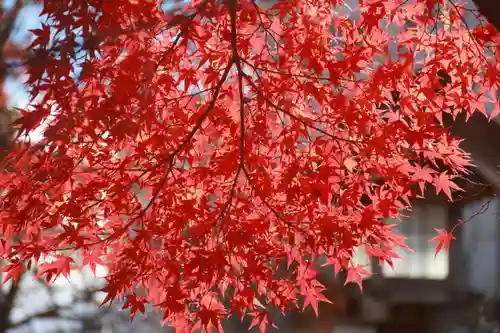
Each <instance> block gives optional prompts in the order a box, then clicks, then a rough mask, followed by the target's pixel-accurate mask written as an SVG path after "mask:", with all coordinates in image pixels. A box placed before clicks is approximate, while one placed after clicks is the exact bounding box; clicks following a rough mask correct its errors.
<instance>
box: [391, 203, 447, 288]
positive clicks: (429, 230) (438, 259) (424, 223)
mask: <svg viewBox="0 0 500 333" xmlns="http://www.w3.org/2000/svg"><path fill="white" fill-rule="evenodd" d="M404 215H407V216H408V217H407V218H405V220H404V221H403V222H401V223H399V222H398V223H399V225H398V230H399V232H398V233H399V234H401V235H403V236H405V237H407V240H406V244H407V245H408V247H409V248H410V249H412V250H413V251H408V250H401V249H398V250H397V252H398V254H399V256H400V257H401V258H402V259H395V260H394V270H393V269H392V268H391V267H390V266H389V265H388V264H387V263H384V264H383V265H382V274H383V275H384V276H386V277H389V278H391V277H392V278H414V279H419V278H420V279H433V280H441V279H445V278H446V277H447V276H448V271H449V256H448V253H447V252H446V251H444V250H443V251H440V253H439V254H438V255H437V256H435V253H436V243H432V242H429V240H430V239H431V238H432V237H434V236H435V234H436V232H435V230H434V229H435V228H439V229H446V228H447V226H448V214H447V206H446V205H437V204H429V203H425V202H416V203H414V204H413V207H412V210H411V211H410V212H407V213H406V214H404Z"/></svg>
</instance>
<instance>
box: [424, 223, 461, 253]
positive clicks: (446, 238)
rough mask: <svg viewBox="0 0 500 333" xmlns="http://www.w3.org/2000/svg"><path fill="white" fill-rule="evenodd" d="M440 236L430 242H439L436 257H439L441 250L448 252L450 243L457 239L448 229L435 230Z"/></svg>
mask: <svg viewBox="0 0 500 333" xmlns="http://www.w3.org/2000/svg"><path fill="white" fill-rule="evenodd" d="M434 230H435V231H436V232H437V233H438V235H437V236H435V237H433V238H432V239H431V240H430V241H431V242H437V246H436V253H435V254H434V256H437V255H438V253H439V252H440V251H441V249H443V248H444V249H445V251H446V252H448V251H449V249H450V242H451V241H452V240H453V239H455V237H454V236H453V234H452V233H451V232H448V231H447V230H446V229H434Z"/></svg>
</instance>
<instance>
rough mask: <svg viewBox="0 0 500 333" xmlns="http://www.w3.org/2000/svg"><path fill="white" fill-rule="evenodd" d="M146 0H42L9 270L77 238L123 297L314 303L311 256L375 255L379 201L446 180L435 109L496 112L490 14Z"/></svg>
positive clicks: (454, 150)
mask: <svg viewBox="0 0 500 333" xmlns="http://www.w3.org/2000/svg"><path fill="white" fill-rule="evenodd" d="M161 5H162V1H155V0H142V1H134V0H109V1H98V0H74V1H71V2H66V3H64V5H62V4H61V1H58V0H45V1H44V2H43V12H42V15H44V16H45V17H46V18H47V20H46V23H45V24H44V25H43V26H42V27H41V29H37V30H35V31H33V33H34V35H35V36H36V38H35V40H34V42H33V44H32V46H31V50H32V52H33V54H34V55H36V57H35V59H36V61H33V62H32V63H28V79H27V85H28V87H29V89H30V93H31V96H32V97H33V102H32V103H31V105H30V106H29V107H27V108H26V110H23V111H22V113H23V117H21V118H20V119H19V120H18V121H17V122H16V124H17V125H18V126H19V131H20V134H21V135H22V134H24V133H29V132H30V131H32V130H34V129H36V128H38V127H39V126H44V128H45V129H44V139H43V142H41V143H40V144H37V145H31V146H22V147H20V148H17V149H15V150H13V151H12V152H11V153H10V155H9V157H8V159H7V160H6V162H5V163H6V165H7V166H6V170H8V172H6V173H4V174H3V175H2V178H1V180H0V181H1V188H2V190H1V194H0V195H1V198H2V201H1V204H0V219H1V221H2V223H1V224H0V232H1V234H3V235H4V237H3V238H2V239H1V245H2V247H1V249H2V251H1V252H0V253H1V255H2V257H3V258H4V259H6V260H8V261H9V262H10V263H9V266H7V268H6V269H5V270H7V271H9V272H11V273H10V274H11V275H19V274H20V272H21V271H22V267H23V266H22V265H23V263H26V262H30V263H31V262H35V263H36V264H37V265H39V266H40V267H39V268H40V274H41V275H43V276H46V277H47V279H49V280H50V279H53V278H55V277H57V276H59V275H60V274H67V272H68V271H69V270H70V269H71V268H72V267H74V266H75V264H74V262H73V259H72V258H74V256H75V255H79V256H82V257H83V258H84V264H85V265H90V266H91V267H93V268H94V269H95V267H96V265H103V264H104V265H106V267H107V269H108V274H107V277H106V279H107V286H106V288H105V291H106V292H107V299H106V301H109V300H113V299H115V298H122V299H125V300H126V304H125V307H126V308H130V309H131V313H132V314H135V313H136V312H137V311H144V308H145V304H147V303H152V304H154V305H155V306H156V307H157V308H158V309H159V310H161V311H162V312H163V313H164V316H165V321H166V322H168V323H169V324H172V325H175V326H176V327H177V328H178V329H179V331H181V332H182V331H191V330H192V329H195V328H197V327H203V328H204V329H207V330H210V329H211V328H213V327H215V328H218V329H219V330H222V328H221V321H222V320H223V319H225V318H227V317H228V316H232V315H238V316H243V315H250V316H251V317H253V321H252V326H258V327H260V329H261V331H264V330H265V327H266V325H271V324H272V323H271V321H270V318H269V314H268V310H269V309H270V308H271V307H274V308H278V309H280V310H281V311H283V312H284V311H285V310H287V309H295V308H297V307H299V306H300V305H299V304H302V306H301V308H303V307H305V306H308V305H311V306H312V307H313V308H314V309H315V310H316V311H317V303H318V301H328V300H327V299H326V297H325V296H324V295H323V294H322V292H323V291H324V289H325V286H323V285H322V284H321V283H320V282H319V281H318V271H317V267H316V265H315V262H316V261H317V259H318V258H323V259H325V260H326V264H327V265H332V266H333V267H332V271H335V272H338V271H340V270H344V271H347V281H355V282H358V283H359V284H361V277H362V276H363V275H365V274H367V271H366V270H365V269H364V267H363V266H360V265H358V264H356V263H355V262H353V254H354V250H355V249H356V248H358V247H362V248H363V249H364V250H365V251H366V252H367V254H368V255H369V256H370V257H375V258H378V259H379V260H380V261H381V262H388V263H391V262H392V259H394V258H395V257H397V256H396V254H395V249H396V248H397V247H404V246H405V245H404V240H403V239H402V237H400V236H398V235H396V234H395V233H394V226H392V225H389V224H387V223H385V220H386V219H387V218H397V217H399V216H400V215H399V214H400V213H399V212H400V211H402V210H404V209H406V208H409V206H410V201H411V199H413V198H415V197H417V196H419V195H422V193H423V191H424V189H425V188H429V187H434V188H435V189H436V191H437V192H438V193H439V192H443V193H444V194H445V195H446V196H448V197H450V198H451V195H452V190H459V187H458V186H457V185H456V184H455V183H454V182H453V179H454V178H455V177H456V176H457V175H459V174H462V173H465V172H467V167H468V166H469V165H470V161H469V156H468V155H467V154H466V153H465V152H464V151H462V150H461V149H460V147H459V140H458V139H456V138H454V137H453V136H451V135H450V133H449V131H448V129H447V128H446V127H444V126H443V120H442V119H443V115H445V114H449V115H451V116H452V117H454V116H456V115H457V114H459V113H463V112H465V113H467V114H469V115H470V114H472V113H473V112H477V111H479V112H482V113H484V114H486V113H487V112H486V109H485V106H484V105H485V102H488V101H490V102H491V103H493V105H494V109H493V114H491V113H490V114H489V116H494V115H496V113H498V110H499V109H498V101H497V100H496V90H497V89H498V76H499V62H498V56H499V53H498V52H499V51H498V48H496V47H495V45H497V43H498V32H497V31H495V29H494V28H493V27H492V26H491V25H488V24H478V25H477V26H476V27H474V28H472V27H469V26H468V25H467V24H466V23H464V22H465V21H464V19H463V18H464V16H465V15H469V14H470V13H469V10H468V9H467V8H466V7H463V6H461V5H458V4H456V3H454V2H452V1H451V0H432V1H423V0H419V1H412V2H408V1H401V0H391V1H390V0H384V1H381V0H365V1H360V6H359V8H358V9H357V14H356V15H357V17H352V16H350V15H349V13H346V11H345V10H341V9H342V8H343V7H342V6H343V5H342V4H341V3H340V2H337V1H333V0H314V1H313V0H288V1H278V2H276V3H275V4H274V5H273V6H271V7H270V8H263V7H261V6H260V5H259V4H258V3H256V2H255V1H243V0H241V1H240V0H226V1H216V0H201V1H200V0H199V1H191V2H190V3H189V5H188V6H187V7H186V8H185V9H183V10H182V11H180V12H177V13H174V14H172V13H168V12H165V11H164V10H163V8H162V6H161ZM19 235H22V237H20V236H19ZM440 235H441V236H439V237H438V239H436V240H437V241H438V242H441V243H443V242H444V245H445V247H447V246H448V242H449V237H448V236H447V234H445V233H444V232H441V231H440ZM15 236H16V237H15ZM14 240H15V241H14ZM47 256H50V257H51V258H52V260H51V261H50V263H47V262H44V261H43V260H41V258H45V257H47ZM283 270H287V274H279V273H280V272H281V273H282V271H283Z"/></svg>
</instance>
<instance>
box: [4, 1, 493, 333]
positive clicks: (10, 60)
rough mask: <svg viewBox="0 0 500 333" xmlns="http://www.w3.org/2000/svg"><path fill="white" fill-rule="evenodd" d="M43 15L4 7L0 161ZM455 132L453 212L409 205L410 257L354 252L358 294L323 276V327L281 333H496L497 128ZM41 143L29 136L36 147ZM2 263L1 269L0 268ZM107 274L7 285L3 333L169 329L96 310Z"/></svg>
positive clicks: (308, 317) (235, 322)
mask: <svg viewBox="0 0 500 333" xmlns="http://www.w3.org/2000/svg"><path fill="white" fill-rule="evenodd" d="M270 4H272V1H264V2H262V1H261V2H260V5H262V6H269V5H270ZM184 5H185V2H182V1H169V2H166V3H165V8H166V10H169V11H175V10H178V9H181V8H182V7H183V6H184ZM467 5H468V6H471V8H472V7H473V4H472V3H468V4H467ZM356 6H357V3H356V2H355V1H350V2H349V3H348V6H346V7H343V8H340V9H339V10H349V11H351V12H352V15H353V17H355V16H356ZM40 10H41V6H40V4H39V3H37V1H36V0H0V158H3V157H4V156H5V154H6V153H7V152H8V150H9V149H10V148H11V145H12V135H13V131H12V129H11V128H10V127H9V124H10V123H11V122H12V120H13V119H15V117H16V107H24V106H25V105H26V104H27V103H28V96H27V94H26V92H25V89H24V86H23V82H24V79H25V77H24V74H23V67H22V63H23V59H24V57H25V49H26V47H27V46H28V45H29V43H30V42H31V36H30V34H29V30H30V29H35V28H38V27H40V24H41V19H40V18H39V16H38V14H39V13H40ZM472 24H474V22H472ZM452 130H453V131H454V133H455V134H457V135H460V136H463V137H465V138H467V140H466V141H465V142H464V149H466V150H467V151H468V152H469V153H471V154H472V157H473V159H474V162H475V164H476V165H477V168H476V169H474V172H473V173H472V174H471V175H470V177H468V178H467V179H463V182H462V183H461V184H459V185H461V186H462V187H463V188H464V189H465V190H466V191H465V192H464V193H462V196H461V198H460V199H459V200H458V201H456V202H455V203H453V204H450V203H447V202H446V200H444V199H443V198H441V197H436V196H432V195H431V194H430V195H429V196H427V198H426V200H425V201H424V200H422V201H418V202H415V203H414V209H413V211H412V212H409V213H408V215H409V217H408V219H409V220H410V221H408V222H409V223H406V224H403V226H402V229H401V230H400V232H401V234H403V235H404V236H406V237H408V245H409V246H410V247H411V248H413V249H414V252H406V253H401V254H400V255H401V256H404V257H405V258H406V259H405V260H399V261H397V262H396V263H395V265H394V266H395V267H394V270H392V269H391V268H390V267H389V266H387V265H380V264H379V263H377V262H371V261H370V260H368V259H367V257H366V255H364V253H363V251H362V249H360V251H359V253H358V254H357V256H356V261H357V262H358V263H361V264H365V265H366V267H367V269H368V270H369V271H371V273H372V276H371V277H369V278H367V279H366V280H365V281H364V292H363V293H361V292H360V291H359V288H358V287H357V286H353V285H348V286H346V287H344V280H345V276H343V275H342V274H339V276H337V277H335V276H333V274H332V273H331V271H332V270H331V269H329V270H327V269H326V268H323V269H322V270H321V272H322V276H321V279H322V281H323V282H324V283H325V284H326V285H327V286H328V292H327V296H328V297H329V299H330V300H332V302H333V304H323V305H321V306H320V310H319V313H320V316H319V319H317V318H316V317H315V315H314V313H313V311H312V310H311V309H310V308H308V309H307V310H306V311H305V312H304V313H290V314H288V315H287V316H286V317H283V316H280V315H279V314H278V313H276V314H275V318H274V320H275V322H276V324H277V325H278V326H279V328H280V330H279V331H280V332H312V333H314V332H318V333H319V332H325V333H326V332H331V333H396V332H397V333H434V332H435V333H441V332H443V333H444V332H446V333H479V332H481V333H494V332H496V333H500V223H499V220H498V213H500V204H499V200H498V198H497V197H496V193H497V192H498V191H499V190H500V176H499V174H498V165H500V157H499V156H500V154H498V151H499V149H498V148H500V134H499V133H500V124H499V123H497V122H496V121H492V122H488V121H486V120H485V119H483V118H481V117H479V116H475V117H473V118H472V119H471V120H470V121H469V122H467V123H465V122H463V121H461V120H459V121H458V122H456V123H454V125H453V127H452ZM40 135H41V134H40V133H34V134H33V135H32V140H34V141H36V140H37V139H39V138H40ZM458 219H462V220H463V221H470V223H469V222H467V223H465V224H464V225H463V226H461V227H459V228H457V229H456V233H455V234H456V237H457V240H456V241H454V243H453V245H452V247H451V249H450V252H449V253H446V252H445V251H442V252H441V253H440V254H439V255H437V256H436V257H435V255H434V253H435V244H432V243H429V239H430V238H432V237H433V236H434V234H435V231H434V228H448V229H449V228H450V227H452V226H453V225H455V223H456V222H457V220H458ZM1 237H2V236H1V235H0V238H1ZM4 264H5V263H3V262H1V261H0V268H1V266H3V265H4ZM104 274H105V269H104V268H102V267H101V268H98V269H97V277H96V276H94V275H93V273H92V272H90V270H88V271H87V270H84V271H82V272H72V273H71V276H70V279H69V280H67V279H64V278H60V279H58V280H56V282H55V283H54V284H52V285H50V286H47V285H46V283H45V282H44V281H43V280H40V279H37V278H35V276H36V272H34V271H30V272H27V273H25V274H23V275H22V277H21V280H20V281H19V283H12V282H11V281H9V282H7V283H5V284H3V285H2V286H1V289H0V333H6V332H9V333H14V332H16V333H56V332H61V333H62V332H81V333H97V332H102V333H129V332H130V333H132V332H137V333H149V332H151V333H153V332H172V331H173V330H172V329H170V328H167V327H161V326H160V325H159V323H160V321H161V315H159V314H156V313H155V312H154V311H153V309H148V313H147V318H141V317H140V316H138V317H137V318H135V319H134V320H133V321H132V322H130V320H129V313H128V312H127V311H121V310H120V307H121V306H120V304H114V305H112V306H111V307H108V306H103V307H99V304H100V301H101V300H102V299H103V295H102V293H100V292H98V291H97V290H99V289H100V288H102V287H103V286H104V281H103V279H102V278H101V277H102V276H103V275H104ZM4 277H5V274H4V273H2V280H3V278H4ZM248 325H249V321H245V322H243V323H242V322H241V321H240V320H239V319H237V318H235V319H231V320H229V321H228V322H227V323H226V324H225V330H226V332H228V333H239V332H245V331H246V330H247V327H248ZM270 331H271V332H274V331H276V330H275V329H270Z"/></svg>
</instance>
